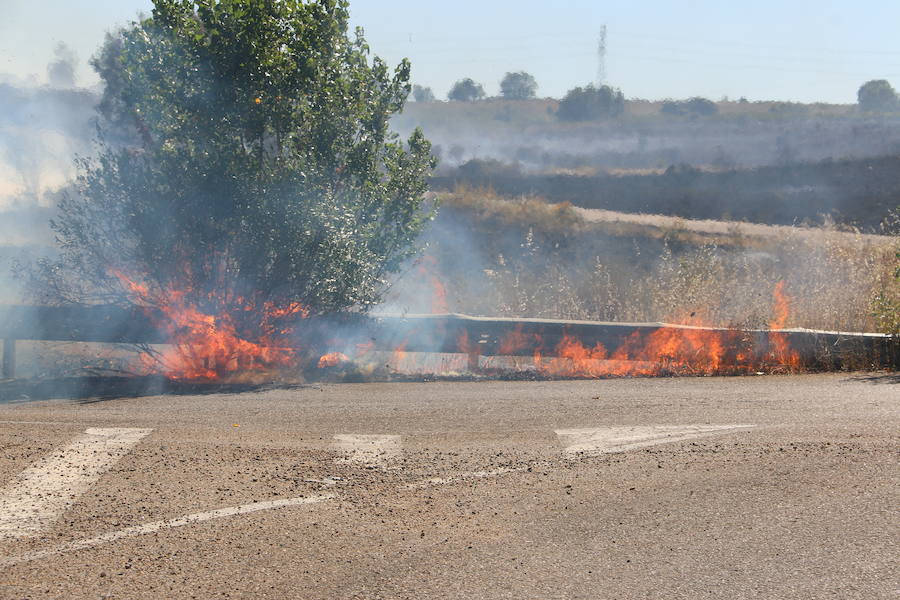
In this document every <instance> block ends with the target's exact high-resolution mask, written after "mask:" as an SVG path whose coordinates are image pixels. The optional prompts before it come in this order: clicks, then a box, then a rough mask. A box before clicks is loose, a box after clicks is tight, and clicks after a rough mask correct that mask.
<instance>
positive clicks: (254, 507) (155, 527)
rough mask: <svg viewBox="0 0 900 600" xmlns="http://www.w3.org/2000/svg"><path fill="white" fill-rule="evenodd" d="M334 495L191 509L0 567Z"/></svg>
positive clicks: (0, 562)
mask: <svg viewBox="0 0 900 600" xmlns="http://www.w3.org/2000/svg"><path fill="white" fill-rule="evenodd" d="M334 497H335V495H334V494H322V495H319V496H306V497H300V498H285V499H283V500H266V501H264V502H253V503H252V504H242V505H240V506H231V507H228V508H219V509H216V510H209V511H206V512H199V513H193V514H190V515H185V516H183V517H178V518H176V519H166V520H165V521H154V522H152V523H144V524H143V525H134V526H132V527H126V528H125V529H120V530H118V531H112V532H110V533H104V534H103V535H98V536H97V537H92V538H87V539H83V540H77V541H74V542H69V543H66V544H61V545H59V546H56V547H54V548H50V549H47V550H35V551H34V552H27V553H25V554H20V555H19V556H11V557H8V558H0V568H2V567H10V566H13V565H17V564H19V563H23V562H28V561H32V560H40V559H43V558H48V557H50V556H54V555H57V554H66V553H68V552H75V551H78V550H84V549H85V548H91V547H93V546H99V545H101V544H108V543H110V542H115V541H116V540H121V539H122V538H127V537H134V536H138V535H145V534H148V533H155V532H157V531H160V530H162V529H171V528H173V527H184V526H185V525H192V524H194V523H201V522H203V521H209V520H212V519H221V518H223V517H231V516H234V515H245V514H247V513H253V512H258V511H261V510H273V509H276V508H284V507H286V506H300V505H302V504H315V503H317V502H324V501H325V500H330V499H332V498H334Z"/></svg>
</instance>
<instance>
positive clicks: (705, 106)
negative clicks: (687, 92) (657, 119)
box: [659, 96, 719, 117]
mask: <svg viewBox="0 0 900 600" xmlns="http://www.w3.org/2000/svg"><path fill="white" fill-rule="evenodd" d="M659 112H660V113H661V114H664V115H669V116H695V117H709V116H712V115H714V114H716V113H717V112H719V107H718V106H716V103H715V102H713V101H712V100H707V99H706V98H701V97H700V96H694V97H693V98H689V99H687V100H663V103H662V106H661V107H660V108H659Z"/></svg>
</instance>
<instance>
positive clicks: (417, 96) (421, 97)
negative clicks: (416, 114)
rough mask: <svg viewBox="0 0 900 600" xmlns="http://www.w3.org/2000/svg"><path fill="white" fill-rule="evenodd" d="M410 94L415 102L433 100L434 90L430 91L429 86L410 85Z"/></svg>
mask: <svg viewBox="0 0 900 600" xmlns="http://www.w3.org/2000/svg"><path fill="white" fill-rule="evenodd" d="M412 95H413V100H415V101H416V102H434V92H432V91H431V88H430V87H422V86H421V85H414V86H413V87H412Z"/></svg>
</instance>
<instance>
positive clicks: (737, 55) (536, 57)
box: [0, 0, 900, 102]
mask: <svg viewBox="0 0 900 600" xmlns="http://www.w3.org/2000/svg"><path fill="white" fill-rule="evenodd" d="M150 7H151V2H150V0H82V1H80V2H73V1H72V0H0V73H6V74H7V75H8V76H12V77H14V78H16V79H19V80H21V79H27V78H29V77H34V78H36V80H37V81H38V82H43V81H45V80H46V65H47V63H48V62H49V61H50V60H51V58H52V56H53V46H54V45H55V44H56V43H57V42H60V41H62V42H65V43H67V44H69V45H70V46H71V47H73V48H74V49H75V51H76V52H77V54H78V56H79V58H80V59H81V66H80V71H79V73H78V76H79V82H80V83H81V84H92V83H95V82H96V78H95V76H94V75H93V73H91V71H90V69H89V67H88V66H87V65H86V64H85V61H86V60H87V58H88V57H89V56H90V55H91V54H92V53H93V52H94V51H95V49H96V48H97V46H98V44H99V43H100V41H101V40H102V36H103V33H104V31H106V30H108V29H110V28H111V27H114V26H115V25H117V24H124V23H126V22H127V21H129V20H131V19H133V18H134V17H135V15H136V14H137V13H138V11H141V10H143V11H147V12H148V11H149V10H150ZM351 11H352V14H353V20H354V24H357V25H362V26H364V27H365V29H366V34H367V37H368V39H369V42H370V44H371V46H372V49H373V51H374V52H375V53H377V54H380V55H381V56H383V57H384V58H385V59H387V60H389V61H390V62H397V61H398V60H399V59H400V58H402V57H404V56H406V57H409V58H410V59H411V60H412V63H413V78H414V80H415V81H416V82H417V83H420V84H423V85H427V86H431V87H432V88H433V89H434V91H435V93H436V94H437V95H438V96H439V97H443V96H444V95H445V94H446V92H447V90H448V89H449V87H450V85H451V84H452V82H453V81H455V80H457V79H460V78H462V77H472V78H473V79H475V80H476V81H479V82H482V83H483V84H484V86H485V89H486V90H487V92H488V94H495V93H497V90H498V87H499V86H498V82H499V80H500V78H501V77H502V76H503V74H504V73H505V72H507V71H516V70H526V71H529V72H530V73H532V74H533V75H534V76H535V78H536V79H537V81H538V84H539V86H540V87H539V90H538V93H539V95H542V96H555V97H559V96H561V95H563V94H564V93H565V91H566V90H567V89H569V88H571V87H573V86H575V85H584V84H586V83H589V82H591V81H593V80H595V79H596V76H597V41H598V33H599V30H600V27H601V26H602V25H603V24H606V25H607V27H608V34H607V44H606V46H607V56H606V71H607V75H608V78H607V79H608V81H609V82H610V83H611V84H613V85H615V86H618V87H620V88H621V89H622V91H623V92H624V93H625V95H626V96H627V97H640V98H664V97H687V96H693V95H702V96H707V97H710V98H714V99H718V98H720V97H722V96H726V95H727V96H730V97H732V98H737V97H740V96H746V97H748V98H749V99H751V100H759V99H779V100H796V101H816V100H821V101H826V102H854V101H855V99H856V90H857V88H858V87H859V85H860V84H861V83H863V82H865V81H867V80H869V79H880V78H885V79H888V80H890V81H891V82H892V83H893V84H894V85H895V87H898V88H900V35H898V34H900V2H897V1H896V0H881V1H878V0H855V1H844V0H840V1H838V0H833V1H827V0H756V1H755V2H752V3H750V2H740V3H738V2H730V1H723V0H642V1H641V2H635V1H634V0H605V1H601V0H570V1H568V2H566V1H562V0H561V1H557V2H548V1H547V0H453V1H446V0H443V1H432V0H352V1H351Z"/></svg>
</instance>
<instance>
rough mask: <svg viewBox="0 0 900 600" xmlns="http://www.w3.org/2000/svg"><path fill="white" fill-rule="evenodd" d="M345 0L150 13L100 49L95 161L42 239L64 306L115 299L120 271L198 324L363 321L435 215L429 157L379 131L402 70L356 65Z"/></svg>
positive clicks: (259, 1) (256, 1) (182, 3)
mask: <svg viewBox="0 0 900 600" xmlns="http://www.w3.org/2000/svg"><path fill="white" fill-rule="evenodd" d="M348 18H349V14H348V5H347V2H346V1H344V0H316V1H313V2H303V1H301V0H282V1H279V2H272V1H269V0H245V1H234V0H229V1H226V0H194V1H190V0H154V8H153V12H152V16H150V17H149V18H147V19H145V20H143V21H141V22H135V23H132V24H131V25H130V26H129V27H127V28H125V29H123V30H121V31H119V32H117V33H115V34H110V35H108V36H107V40H106V43H105V44H104V46H103V48H102V49H101V51H100V53H99V54H98V55H97V57H96V58H95V59H94V61H93V63H92V64H93V66H94V67H95V69H96V70H97V72H98V73H99V75H100V77H101V78H102V80H103V82H104V84H105V92H104V95H103V98H102V102H101V104H100V111H101V115H102V117H103V119H102V123H103V126H102V127H101V129H100V136H99V143H100V148H99V154H98V158H96V159H95V160H80V161H79V163H78V167H79V176H78V180H77V186H76V187H77V193H74V194H70V195H69V196H68V197H67V198H66V199H65V200H64V201H63V202H62V203H61V206H60V217H59V218H58V219H57V220H56V221H54V222H53V228H54V229H55V231H56V234H57V237H58V239H59V241H60V244H61V250H62V252H61V254H62V259H61V260H60V262H58V263H55V264H48V265H45V267H46V274H47V275H48V277H49V278H50V279H51V280H52V283H53V286H54V289H55V290H57V291H58V293H59V295H60V296H61V299H63V300H73V301H90V300H96V299H98V298H105V299H109V298H113V299H115V298H124V297H125V296H123V294H122V289H121V284H120V282H119V280H118V279H117V277H116V276H115V274H114V272H115V271H121V272H125V273H128V274H130V275H131V276H133V277H135V278H137V279H139V280H141V281H143V282H146V283H147V284H148V285H149V286H150V287H151V288H154V289H157V290H179V291H180V292H181V293H184V294H186V299H187V300H190V301H192V302H195V303H196V304H197V305H198V306H201V307H203V306H206V305H207V304H210V303H212V304H214V305H215V306H208V307H206V308H208V309H209V310H210V311H217V310H227V309H229V308H231V309H234V304H235V303H236V302H240V303H242V304H241V307H242V308H241V309H242V310H247V311H248V312H249V313H251V318H252V313H253V311H254V310H255V309H256V308H257V307H261V306H263V305H264V304H269V305H275V306H285V305H289V304H293V303H301V304H303V305H304V306H306V307H307V308H308V309H309V310H310V312H312V313H323V312H333V311H340V310H345V309H350V308H355V309H365V308H366V307H368V306H371V305H372V304H373V303H375V302H377V301H378V300H379V297H380V293H381V290H382V289H383V286H384V283H385V280H386V277H387V276H388V275H389V274H390V273H391V272H394V271H396V270H397V269H398V268H399V267H400V265H401V263H402V262H403V261H404V260H405V259H406V258H408V257H409V256H410V255H411V253H412V251H413V250H412V249H413V245H414V241H415V239H416V237H417V236H418V234H419V233H420V231H421V230H422V228H423V226H424V224H425V222H426V221H427V220H428V218H429V217H430V213H429V212H428V211H426V210H424V206H423V197H424V192H425V190H426V182H425V180H426V176H427V174H428V173H429V171H430V169H431V168H432V167H433V162H434V159H433V157H432V155H431V153H430V144H429V142H428V141H427V140H426V139H425V137H424V136H423V134H422V133H421V131H419V130H416V131H415V132H414V133H413V134H412V135H411V136H410V138H409V139H408V141H407V142H406V143H405V144H404V143H403V142H402V141H400V140H398V139H397V137H396V135H394V134H392V133H391V132H390V130H389V128H388V120H389V118H390V116H391V115H392V114H393V113H396V112H398V111H400V110H401V109H402V107H403V105H404V102H405V99H406V97H407V95H408V94H409V91H410V87H409V83H408V80H409V69H410V66H409V63H408V62H407V61H405V60H404V61H403V62H401V63H400V65H399V66H397V67H396V68H395V69H393V72H391V70H390V69H389V68H388V65H387V64H385V62H384V61H382V60H381V59H379V58H377V57H375V58H370V57H369V48H368V46H367V45H366V42H365V39H364V37H363V34H362V31H361V30H357V32H356V35H355V36H350V35H348V33H347V29H348Z"/></svg>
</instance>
